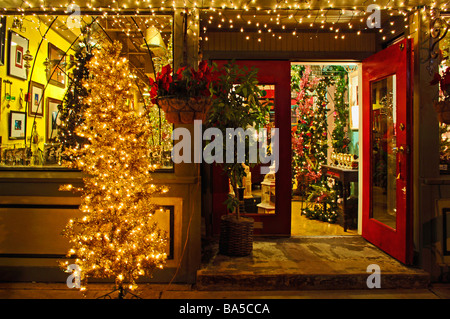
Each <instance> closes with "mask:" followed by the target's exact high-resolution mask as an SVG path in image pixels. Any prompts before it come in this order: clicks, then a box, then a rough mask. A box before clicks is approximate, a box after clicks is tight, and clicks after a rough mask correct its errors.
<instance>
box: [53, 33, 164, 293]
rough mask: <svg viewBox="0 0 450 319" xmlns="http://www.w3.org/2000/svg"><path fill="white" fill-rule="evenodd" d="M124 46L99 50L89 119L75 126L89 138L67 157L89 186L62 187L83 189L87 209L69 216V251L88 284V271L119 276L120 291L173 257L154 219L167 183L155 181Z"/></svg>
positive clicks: (89, 84) (92, 70)
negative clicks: (158, 198)
mask: <svg viewBox="0 0 450 319" xmlns="http://www.w3.org/2000/svg"><path fill="white" fill-rule="evenodd" d="M120 50H121V44H120V43H119V42H114V43H113V44H106V45H104V47H103V48H102V49H101V50H95V51H94V56H93V57H92V58H91V60H90V61H89V63H88V70H89V74H90V77H89V79H88V80H87V81H85V82H84V84H83V85H84V87H85V88H86V89H87V90H88V91H89V95H88V96H87V97H86V99H85V102H86V103H87V106H88V107H87V108H86V110H85V112H84V118H85V121H84V123H83V125H81V126H79V127H78V128H77V129H76V133H77V134H78V135H79V136H81V137H84V138H86V139H87V140H88V141H89V143H87V144H85V145H84V147H83V148H79V149H67V150H66V155H68V156H69V157H70V156H72V157H73V158H74V159H76V160H75V161H69V162H67V165H68V166H69V167H72V168H77V169H80V170H82V171H83V173H85V176H86V177H85V178H84V186H83V187H82V188H78V187H74V186H72V185H64V186H62V187H61V190H65V191H76V192H81V205H80V210H81V212H82V213H83V216H82V217H80V218H78V219H73V220H70V221H69V223H68V224H67V226H66V228H65V229H64V232H63V233H64V235H65V236H66V237H68V238H69V241H70V243H71V245H72V248H71V249H70V250H69V252H68V254H67V257H72V258H75V264H76V265H77V266H78V267H79V269H80V274H81V282H82V287H81V290H86V285H87V279H88V278H89V277H91V278H92V277H94V278H113V279H114V280H115V284H116V288H118V289H120V291H123V289H127V290H133V289H135V288H137V285H136V279H137V278H138V277H141V276H151V274H152V273H153V271H154V270H155V269H156V268H162V267H163V265H164V264H165V261H166V258H167V255H166V252H165V251H166V250H165V248H166V244H167V238H166V234H165V232H164V231H162V230H161V229H159V227H158V225H157V223H156V221H155V220H154V213H155V212H157V211H158V210H159V208H158V207H157V206H156V205H154V204H153V203H152V198H153V197H154V196H155V195H157V194H161V193H165V192H167V188H166V187H164V186H156V185H155V184H153V183H152V178H151V174H150V172H151V171H152V169H153V166H152V164H151V162H150V158H149V154H150V153H151V151H152V150H151V148H150V147H149V144H148V143H149V140H150V135H151V131H152V130H151V126H150V124H149V122H148V116H147V115H146V114H137V112H136V111H135V110H134V109H133V106H132V103H130V100H131V99H132V93H131V89H132V86H133V77H132V75H131V72H130V70H129V66H128V61H127V59H125V58H120V57H119V55H120ZM68 264H69V261H66V262H63V263H62V264H61V265H62V267H64V268H67V265H68Z"/></svg>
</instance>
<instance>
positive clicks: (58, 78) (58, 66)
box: [48, 43, 66, 88]
mask: <svg viewBox="0 0 450 319" xmlns="http://www.w3.org/2000/svg"><path fill="white" fill-rule="evenodd" d="M48 59H49V60H50V65H51V68H50V70H49V72H50V74H49V77H50V78H49V83H50V84H52V85H56V86H59V87H61V88H65V87H66V57H65V52H64V51H63V50H61V49H59V48H58V47H57V46H55V45H54V44H52V43H49V44H48Z"/></svg>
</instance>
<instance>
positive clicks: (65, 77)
mask: <svg viewBox="0 0 450 319" xmlns="http://www.w3.org/2000/svg"><path fill="white" fill-rule="evenodd" d="M0 23H1V30H0V40H1V44H2V46H1V47H2V48H4V52H2V54H0V58H1V60H2V61H0V62H1V63H2V66H0V84H1V86H0V87H1V90H0V98H1V109H0V110H1V114H0V124H1V125H0V128H1V129H0V149H1V151H0V168H2V169H11V168H18V167H22V168H36V167H40V168H44V169H45V168H48V169H54V168H65V165H64V160H66V159H67V158H66V157H65V156H66V155H65V153H64V150H66V149H70V148H76V147H83V145H84V144H85V143H86V141H84V140H83V139H82V138H81V137H80V136H77V134H76V128H77V127H78V126H79V125H82V123H83V112H84V111H85V108H86V104H85V103H84V102H83V101H84V99H86V98H87V97H88V94H89V92H88V91H87V90H86V88H85V87H84V86H83V83H84V81H85V80H86V79H87V78H88V77H90V76H95V75H91V74H89V70H88V67H87V66H88V62H89V60H90V58H91V57H92V54H93V52H94V49H95V48H100V47H101V46H102V43H104V42H105V41H113V40H119V41H120V42H121V44H122V56H124V57H125V58H127V60H128V62H129V65H130V69H131V70H132V71H133V73H134V75H135V85H134V86H133V87H132V88H131V92H132V94H131V95H130V98H129V100H128V101H127V103H129V105H130V106H132V107H133V108H134V109H135V110H136V112H142V111H145V110H147V111H148V112H146V113H147V114H148V120H149V122H150V124H151V127H152V134H151V140H150V141H149V152H150V153H151V157H152V163H153V164H154V167H155V168H156V169H159V170H167V169H169V170H171V169H173V163H172V161H171V156H170V152H171V149H172V140H171V134H172V125H171V124H170V123H168V122H167V121H166V119H165V115H164V112H163V111H162V110H160V109H159V108H158V106H157V105H154V104H152V102H151V100H150V98H149V94H148V91H149V87H148V86H149V81H148V78H149V77H153V76H154V74H155V73H156V72H158V71H159V70H160V69H161V68H162V66H164V65H166V64H169V63H172V61H173V53H172V32H173V31H172V30H173V18H172V16H171V15H151V16H144V15H142V16H126V15H122V16H120V17H118V16H114V17H113V16H107V15H105V16H99V17H94V16H89V17H88V16H83V17H82V19H81V20H80V21H78V22H77V23H75V24H74V23H73V21H72V22H71V21H69V19H68V17H67V16H59V17H56V16H51V15H45V16H44V15H42V16H39V15H34V16H21V17H18V16H5V17H3V18H2V19H1V21H0ZM0 65H1V64H0Z"/></svg>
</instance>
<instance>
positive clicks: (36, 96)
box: [28, 81, 44, 116]
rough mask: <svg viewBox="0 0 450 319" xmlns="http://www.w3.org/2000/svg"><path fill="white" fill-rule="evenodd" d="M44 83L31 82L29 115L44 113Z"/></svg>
mask: <svg viewBox="0 0 450 319" xmlns="http://www.w3.org/2000/svg"><path fill="white" fill-rule="evenodd" d="M43 100H44V85H43V84H40V83H37V82H34V81H32V82H31V94H30V100H29V101H28V115H30V116H31V115H36V116H42V115H44V102H43Z"/></svg>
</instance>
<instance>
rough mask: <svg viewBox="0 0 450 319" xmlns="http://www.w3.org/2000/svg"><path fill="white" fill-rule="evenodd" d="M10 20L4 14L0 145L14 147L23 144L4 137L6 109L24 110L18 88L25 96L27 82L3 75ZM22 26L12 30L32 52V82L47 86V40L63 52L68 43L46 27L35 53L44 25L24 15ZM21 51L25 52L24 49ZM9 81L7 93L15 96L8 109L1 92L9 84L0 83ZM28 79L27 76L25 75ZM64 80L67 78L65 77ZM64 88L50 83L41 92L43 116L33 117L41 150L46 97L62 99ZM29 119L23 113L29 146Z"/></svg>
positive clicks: (22, 145) (11, 18)
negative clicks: (4, 34) (45, 63)
mask: <svg viewBox="0 0 450 319" xmlns="http://www.w3.org/2000/svg"><path fill="white" fill-rule="evenodd" d="M12 22H13V17H12V16H8V17H7V23H6V30H7V31H6V37H5V38H6V45H5V64H4V65H3V66H0V78H1V79H2V83H1V118H0V135H1V136H2V146H6V145H10V144H16V145H17V147H24V143H25V141H24V140H9V139H8V121H9V112H10V111H11V110H13V111H22V112H24V111H25V107H26V104H25V102H23V108H22V109H20V105H19V98H20V89H22V90H23V95H24V97H25V93H27V91H28V81H25V80H20V79H18V78H15V77H12V76H8V75H7V63H8V58H9V50H8V45H9V43H8V30H10V29H11V26H12ZM23 26H24V29H23V30H22V32H21V30H19V29H12V30H13V31H15V32H16V33H18V34H20V35H22V36H24V37H25V38H27V39H28V40H29V50H30V53H31V55H33V57H34V60H36V61H34V60H33V61H31V65H33V63H35V66H34V70H33V73H32V81H34V82H38V83H40V84H43V85H44V86H46V85H47V78H46V72H45V66H44V64H43V63H44V60H45V58H46V57H47V56H48V43H49V42H50V43H52V44H54V45H55V46H56V47H58V48H59V49H61V50H63V51H64V52H65V51H66V50H67V49H68V48H69V47H70V45H71V43H69V42H68V41H66V40H65V39H63V38H62V37H61V36H60V35H58V34H57V33H56V32H55V31H54V30H50V31H49V32H48V33H47V35H46V37H45V39H44V41H43V42H42V44H41V46H40V49H39V52H38V53H37V55H36V52H37V49H38V46H39V43H40V41H41V39H42V35H44V34H45V31H46V30H47V28H48V27H47V25H44V24H43V23H42V22H41V23H39V20H38V18H36V17H32V16H27V17H26V18H25V19H24V24H23ZM24 53H25V52H24ZM68 54H73V51H72V50H69V52H68ZM67 61H69V58H68V56H67ZM30 74H31V68H30ZM5 79H7V80H10V81H11V82H12V85H11V95H12V96H15V97H16V99H15V101H11V102H10V108H7V107H6V105H7V101H6V99H5V93H6V92H5V91H8V93H9V85H6V88H5V83H3V80H5ZM28 80H30V77H29V78H28ZM66 82H67V77H66ZM66 90H67V84H66V87H65V88H61V87H58V86H55V85H53V84H48V85H47V87H46V89H45V92H44V100H43V101H42V102H41V103H42V104H41V106H40V107H41V108H42V107H43V110H44V114H43V116H37V117H36V123H37V132H38V134H39V137H40V141H39V144H38V146H39V148H40V149H41V150H43V144H44V143H45V142H46V123H47V120H46V116H47V98H54V99H58V100H62V99H63V97H64V94H65V91H66ZM33 121H34V115H33V116H29V115H28V112H27V135H26V136H27V146H29V137H30V134H31V130H32V127H33Z"/></svg>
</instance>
